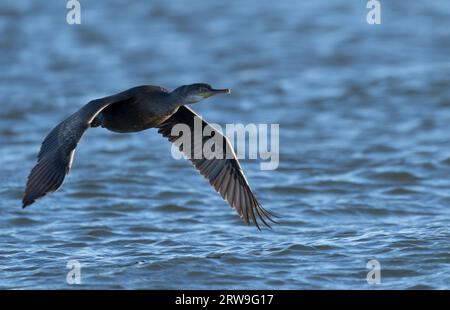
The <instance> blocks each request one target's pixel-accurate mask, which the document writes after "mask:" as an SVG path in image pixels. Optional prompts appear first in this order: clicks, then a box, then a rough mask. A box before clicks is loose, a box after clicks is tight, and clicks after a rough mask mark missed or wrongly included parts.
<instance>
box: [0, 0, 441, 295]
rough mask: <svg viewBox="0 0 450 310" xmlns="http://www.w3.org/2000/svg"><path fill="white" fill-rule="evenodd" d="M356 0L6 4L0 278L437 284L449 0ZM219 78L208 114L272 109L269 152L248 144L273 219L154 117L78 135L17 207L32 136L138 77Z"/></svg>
mask: <svg viewBox="0 0 450 310" xmlns="http://www.w3.org/2000/svg"><path fill="white" fill-rule="evenodd" d="M382 9H383V18H382V24H381V25H380V26H369V25H367V23H366V16H365V14H366V8H365V3H363V4H361V2H360V1H344V0H342V1H333V3H330V2H329V1H310V2H308V3H304V2H301V1H278V2H277V3H274V2H273V1H256V0H253V1H245V3H244V2H242V1H227V2H226V3H225V2H224V3H219V2H216V1H214V2H213V1H191V2H190V3H189V5H186V3H185V2H184V1H171V2H170V3H168V2H167V1H152V2H151V3H150V2H146V1H141V2H137V1H134V2H125V1H118V0H117V1H109V2H108V4H106V2H99V1H89V2H86V3H85V4H84V5H83V6H82V24H81V25H79V26H69V25H67V24H66V23H65V14H66V8H65V3H64V1H62V2H61V4H58V5H56V4H55V3H53V2H42V1H41V2H36V1H20V2H11V1H10V2H5V1H3V2H2V3H1V4H0V38H1V40H0V69H1V70H0V72H1V73H0V102H1V106H2V109H1V110H0V120H1V122H0V137H1V139H0V144H1V148H0V172H1V173H0V178H1V182H0V192H1V197H2V200H1V203H0V215H1V225H0V227H1V228H0V234H1V238H0V270H1V271H0V273H1V280H0V287H1V288H67V287H68V286H67V284H66V282H65V279H66V273H67V271H68V270H67V269H66V264H67V262H68V261H69V260H71V259H76V260H78V261H80V263H81V264H82V283H83V284H82V287H84V288H112V289H114V288H133V289H134V288H169V289H171V288H172V289H173V288H289V289H297V288H341V289H346V288H372V287H373V286H369V285H368V284H367V283H366V274H367V272H368V271H369V270H368V269H366V263H367V262H368V261H369V260H371V259H377V260H378V261H379V262H380V263H381V268H382V284H380V285H379V286H376V288H396V289H403V288H448V287H449V286H448V283H449V274H450V268H449V263H450V254H449V242H448V241H449V237H450V233H449V228H448V226H449V211H448V210H449V209H448V205H449V203H450V194H449V193H450V191H449V188H450V178H449V174H450V138H449V137H450V134H449V124H450V99H449V98H450V88H449V87H448V85H449V82H450V80H449V76H450V75H449V73H450V62H449V60H448V55H450V41H449V40H448V35H449V32H448V29H450V18H449V17H450V6H449V5H446V4H443V2H438V1H436V2H432V3H425V2H420V3H419V2H416V3H412V2H406V1H403V2H395V3H383V8H382ZM200 81H204V82H209V83H211V84H213V85H217V86H218V87H230V88H232V89H233V91H234V92H233V94H232V96H228V97H221V98H214V99H212V100H209V101H205V102H203V103H199V104H198V105H196V106H194V108H195V109H196V111H198V112H199V113H200V114H202V115H203V116H204V117H205V118H206V119H207V120H209V121H210V122H215V123H220V124H225V123H231V122H235V123H250V122H252V123H279V124H280V151H281V154H280V166H279V168H278V169H277V170H276V171H269V172H267V171H260V170H259V163H258V162H255V161H244V162H243V166H244V169H245V170H246V172H247V175H248V178H249V181H250V183H251V184H252V186H253V188H254V189H255V191H256V193H257V195H258V197H259V199H260V200H261V202H262V204H263V205H264V206H265V207H267V208H268V209H271V210H274V211H276V212H277V213H279V214H281V215H282V219H281V221H280V224H279V225H277V226H276V227H275V228H274V230H272V231H263V232H262V233H259V232H258V231H257V230H256V229H254V228H252V227H246V226H245V225H244V224H243V223H242V222H241V220H240V219H239V218H238V217H237V216H236V215H235V214H234V211H233V210H231V209H230V208H229V207H228V206H227V205H226V203H225V202H223V201H222V200H221V198H220V197H219V196H218V195H217V194H216V193H215V192H214V191H213V190H211V189H210V188H209V185H208V184H207V182H205V180H204V179H203V178H202V177H201V176H200V175H198V174H197V173H196V172H195V170H194V169H193V168H192V167H191V166H190V164H189V163H188V162H185V161H175V160H173V159H172V158H171V156H170V144H169V143H168V142H167V141H165V140H164V139H162V138H161V137H160V136H159V135H158V134H156V132H155V131H154V130H150V131H147V132H142V133H137V134H127V135H120V134H113V133H110V132H107V131H105V130H101V129H94V130H91V131H89V132H88V133H87V134H86V135H85V137H84V138H83V140H82V142H81V144H80V147H79V149H78V150H77V156H76V159H75V163H74V167H73V170H72V172H71V174H70V176H69V178H68V179H67V180H66V182H65V184H64V187H63V188H62V189H61V190H60V191H59V192H58V193H56V194H53V195H51V196H49V197H47V198H46V199H43V200H41V201H39V202H38V203H37V204H35V205H33V206H31V207H30V208H29V209H26V210H21V208H20V205H21V203H20V199H21V196H22V192H23V186H24V184H25V180H26V176H27V174H28V172H29V169H31V167H32V166H33V165H34V161H35V156H36V153H37V151H38V148H39V145H40V142H41V141H42V139H43V137H44V136H45V135H46V133H47V132H48V131H49V130H50V129H51V128H52V127H53V126H54V125H55V124H56V123H57V122H58V121H60V120H61V119H62V118H64V117H65V116H66V115H68V114H69V113H71V112H72V111H75V110H77V109H78V108H79V107H80V106H82V105H83V104H85V103H86V102H87V101H89V100H90V99H92V98H96V97H101V96H105V95H108V94H111V93H114V92H118V91H121V90H124V89H127V88H129V87H132V86H135V85H139V84H156V85H163V86H166V87H169V88H173V87H176V86H178V85H181V84H185V83H191V82H200Z"/></svg>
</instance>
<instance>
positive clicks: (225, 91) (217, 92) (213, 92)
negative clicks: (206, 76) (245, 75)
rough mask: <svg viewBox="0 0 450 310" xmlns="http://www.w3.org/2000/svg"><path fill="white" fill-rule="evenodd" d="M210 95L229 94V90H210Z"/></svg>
mask: <svg viewBox="0 0 450 310" xmlns="http://www.w3.org/2000/svg"><path fill="white" fill-rule="evenodd" d="M211 92H212V95H219V94H231V89H229V88H224V89H211Z"/></svg>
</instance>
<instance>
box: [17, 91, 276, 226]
mask: <svg viewBox="0 0 450 310" xmlns="http://www.w3.org/2000/svg"><path fill="white" fill-rule="evenodd" d="M228 93H230V90H229V89H213V88H212V87H211V86H210V85H208V84H204V83H196V84H191V85H183V86H180V87H178V88H177V89H175V90H174V91H171V92H170V91H168V90H167V89H165V88H162V87H159V86H151V85H144V86H138V87H134V88H131V89H128V90H126V91H123V92H121V93H118V94H116V95H112V96H108V97H104V98H101V99H95V100H92V101H90V102H89V103H87V104H86V105H85V106H83V107H82V108H81V109H80V110H78V111H77V112H75V113H74V114H72V115H71V116H69V117H68V118H67V119H65V120H64V121H62V122H61V123H60V124H59V125H57V126H56V127H55V128H54V129H53V130H52V131H51V132H50V133H49V134H48V135H47V137H46V138H45V140H44V142H43V143H42V146H41V149H40V151H39V154H38V157H37V158H38V159H37V164H36V166H35V167H34V168H33V169H32V170H31V172H30V175H29V176H28V181H27V185H26V189H25V194H24V197H23V208H25V207H27V206H28V205H30V204H32V203H33V202H34V201H35V200H36V199H38V198H40V197H42V196H45V195H46V194H47V193H51V192H54V191H56V190H57V189H58V188H59V187H60V186H61V185H62V183H63V181H64V178H65V176H66V175H67V174H68V173H69V170H70V168H71V165H72V161H73V156H74V151H75V148H76V146H77V144H78V142H79V141H80V139H81V137H82V136H83V134H84V132H85V131H86V130H87V129H89V128H90V127H98V126H101V127H104V128H106V129H108V130H111V131H114V132H120V133H126V132H138V131H142V130H145V129H149V128H158V132H159V133H161V134H162V135H163V136H164V137H166V138H168V140H169V141H170V142H175V143H176V140H177V138H179V137H178V136H173V135H172V128H173V127H174V126H175V125H176V124H186V125H187V126H189V128H190V129H191V132H193V129H194V120H195V118H198V120H199V121H200V122H201V124H202V128H205V127H207V126H209V127H210V129H211V130H212V131H213V132H214V135H212V136H214V137H215V138H217V137H219V138H221V139H223V154H230V153H228V152H231V156H227V157H223V158H213V159H207V158H204V157H202V158H200V159H196V158H195V157H194V156H191V155H192V154H193V150H194V149H198V147H200V146H196V145H195V144H194V143H195V142H196V141H197V140H199V139H194V138H193V137H192V142H193V143H192V147H191V150H187V149H184V147H181V146H179V149H180V151H181V152H182V153H184V154H185V155H188V158H189V160H190V161H191V162H192V163H193V164H194V166H195V168H197V169H198V170H199V172H200V173H201V174H202V175H203V176H204V177H205V178H206V179H208V181H209V183H210V184H211V185H212V186H213V187H214V188H215V190H216V191H217V192H218V193H220V195H221V196H222V198H224V199H225V200H226V201H227V202H228V203H229V205H230V206H231V207H232V208H234V209H236V211H237V212H238V214H239V215H240V217H241V218H243V219H244V221H245V222H246V223H247V224H248V223H254V224H255V225H256V226H257V227H258V229H260V227H259V224H258V221H257V218H259V219H260V220H261V221H262V223H264V224H265V225H266V226H269V227H270V225H269V223H268V222H269V221H270V222H275V221H274V220H273V219H272V217H274V215H273V214H272V213H271V212H269V211H267V210H265V209H264V208H263V207H262V206H261V205H260V204H259V202H258V201H257V200H256V197H255V195H254V194H253V192H252V190H251V188H250V186H249V184H248V182H247V179H246V177H245V175H244V172H243V171H242V168H241V165H240V164H239V161H238V159H237V157H236V154H235V153H234V151H233V148H232V147H231V144H230V143H229V141H228V139H227V138H226V137H225V136H223V135H222V134H221V133H220V132H218V131H217V130H215V129H214V128H213V127H212V126H210V125H209V124H208V123H207V122H205V121H204V120H202V119H201V118H200V117H199V116H198V115H197V114H196V113H195V112H194V111H193V110H192V109H190V108H189V107H187V105H188V104H192V103H195V102H199V101H201V100H203V99H206V98H208V97H211V96H214V95H217V94H228ZM217 135H219V136H217ZM210 138H211V137H203V135H202V138H201V139H200V141H197V143H198V142H200V143H201V147H203V145H204V144H205V143H206V142H207V141H208V140H209V139H210Z"/></svg>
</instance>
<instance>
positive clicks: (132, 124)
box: [93, 85, 179, 133]
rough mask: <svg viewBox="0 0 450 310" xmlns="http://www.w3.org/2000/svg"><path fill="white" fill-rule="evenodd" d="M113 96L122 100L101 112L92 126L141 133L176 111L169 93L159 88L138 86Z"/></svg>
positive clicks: (174, 102) (175, 105)
mask: <svg viewBox="0 0 450 310" xmlns="http://www.w3.org/2000/svg"><path fill="white" fill-rule="evenodd" d="M116 96H119V97H121V96H123V97H124V98H125V99H124V100H121V101H118V102H115V103H114V104H111V105H109V106H107V107H106V108H104V109H103V110H102V111H101V112H100V113H99V114H98V115H97V116H96V118H95V119H94V121H93V123H94V126H96V125H100V126H102V127H104V128H106V129H108V130H111V131H114V132H120V133H126V132H137V131H142V130H145V129H149V128H154V127H156V126H158V125H159V124H161V123H162V122H163V121H165V120H166V119H167V118H169V117H170V116H171V115H172V114H173V113H175V112H176V110H177V109H178V107H179V105H178V104H177V102H176V101H175V100H173V98H172V97H171V96H170V92H169V91H168V90H167V89H165V88H162V87H159V86H151V85H144V86H138V87H134V88H131V89H129V90H126V91H125V92H122V93H119V94H117V95H116Z"/></svg>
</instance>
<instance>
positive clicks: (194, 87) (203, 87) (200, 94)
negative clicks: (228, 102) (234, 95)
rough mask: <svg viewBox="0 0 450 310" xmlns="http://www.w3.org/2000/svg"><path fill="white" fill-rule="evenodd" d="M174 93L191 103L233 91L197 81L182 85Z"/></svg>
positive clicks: (185, 101)
mask: <svg viewBox="0 0 450 310" xmlns="http://www.w3.org/2000/svg"><path fill="white" fill-rule="evenodd" d="M174 93H175V94H176V96H178V98H180V99H182V100H183V101H184V103H187V104H190V103H195V102H199V101H201V100H203V99H206V98H209V97H212V96H215V95H219V94H229V93H231V89H228V88H224V89H214V88H212V87H211V85H209V84H205V83H196V84H191V85H183V86H180V87H178V88H177V89H175V90H174Z"/></svg>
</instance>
